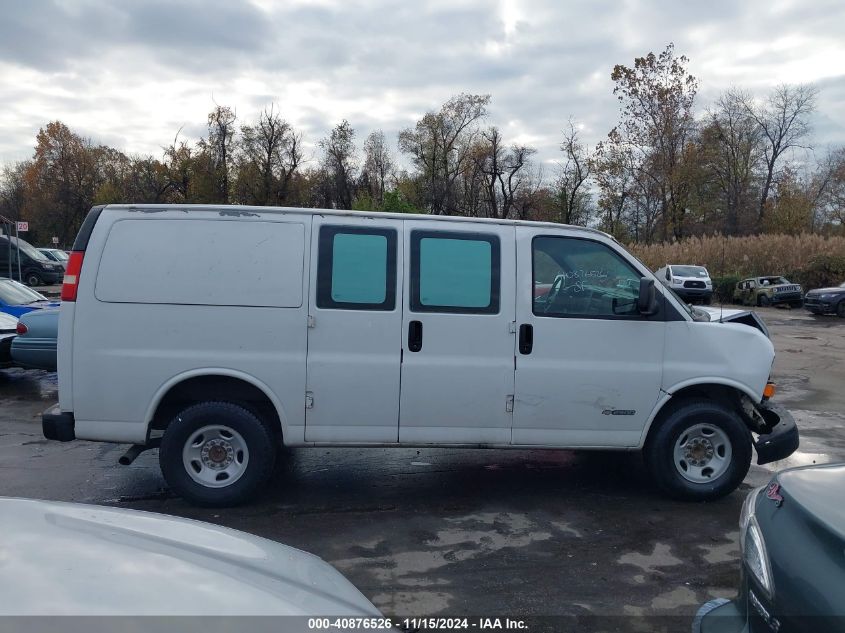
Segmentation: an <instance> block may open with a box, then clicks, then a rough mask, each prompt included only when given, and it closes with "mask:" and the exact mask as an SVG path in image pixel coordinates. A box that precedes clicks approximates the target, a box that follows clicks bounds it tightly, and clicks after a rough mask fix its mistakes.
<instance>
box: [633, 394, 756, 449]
mask: <svg viewBox="0 0 845 633" xmlns="http://www.w3.org/2000/svg"><path fill="white" fill-rule="evenodd" d="M742 395H744V394H742V392H740V391H739V390H737V389H734V388H733V387H728V386H727V385H712V384H711V385H691V386H689V387H684V388H683V389H678V391H676V392H675V393H673V394H672V397H671V398H670V399H669V401H668V402H666V403H665V404H664V405H663V407H661V409H660V411H658V412H657V415H655V416H654V421H653V422H652V423H651V427H649V429H648V436H647V437H646V442H648V437H649V436H651V434H652V432H653V431H654V430H655V429H657V428H658V426H660V422H661V421H662V420H663V419H664V418H666V416H668V415H670V414H671V413H672V412H673V411H675V409H677V408H678V407H680V406H681V405H683V404H684V403H685V402H688V401H690V400H698V399H705V400H713V401H715V402H718V403H720V404H722V405H724V406H725V407H726V408H727V409H729V410H731V411H734V412H735V413H737V414H739V415H740V417H742V419H743V420H745V417H746V416H745V414H744V413H743V411H742V404H741V401H740V398H741V396H742ZM745 421H746V425H747V424H748V422H747V420H745Z"/></svg>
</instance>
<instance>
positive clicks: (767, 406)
mask: <svg viewBox="0 0 845 633" xmlns="http://www.w3.org/2000/svg"><path fill="white" fill-rule="evenodd" d="M755 408H756V409H757V411H758V412H759V413H760V415H761V416H762V417H763V420H765V423H766V425H765V426H766V430H765V431H761V432H760V433H759V436H758V437H757V439H756V440H755V441H754V449H755V450H756V451H757V463H758V464H768V463H770V462H776V461H778V460H779V459H785V458H787V457H789V456H790V455H792V453H794V452H795V451H796V450H798V441H799V438H798V427H797V426H796V425H795V418H793V417H792V414H791V413H790V412H789V411H787V410H786V409H784V408H783V407H781V406H778V405H775V404H772V403H771V402H762V403H760V404H757V405H755Z"/></svg>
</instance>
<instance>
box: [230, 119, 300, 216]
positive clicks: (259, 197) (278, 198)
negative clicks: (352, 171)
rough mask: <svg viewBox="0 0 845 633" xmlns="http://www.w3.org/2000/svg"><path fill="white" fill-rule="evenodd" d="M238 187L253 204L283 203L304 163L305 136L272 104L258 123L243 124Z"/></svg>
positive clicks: (242, 194)
mask: <svg viewBox="0 0 845 633" xmlns="http://www.w3.org/2000/svg"><path fill="white" fill-rule="evenodd" d="M240 146H241V161H240V166H239V169H238V189H239V192H240V193H241V196H242V197H246V201H247V202H249V203H252V204H262V205H268V204H284V203H285V202H286V200H287V197H288V189H289V186H290V182H291V180H292V178H293V176H294V174H295V173H296V170H297V168H298V167H299V165H300V164H301V163H302V158H303V154H302V135H301V134H297V133H296V131H295V130H294V129H293V126H291V124H290V123H288V122H287V121H285V120H284V119H283V118H282V117H281V115H280V114H279V113H278V112H277V111H276V109H275V106H274V105H271V106H270V107H269V108H266V109H264V110H263V111H262V112H261V114H260V115H259V116H258V121H257V122H256V123H255V125H243V126H241V143H240Z"/></svg>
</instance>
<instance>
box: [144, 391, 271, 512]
mask: <svg viewBox="0 0 845 633" xmlns="http://www.w3.org/2000/svg"><path fill="white" fill-rule="evenodd" d="M275 446H276V444H275V440H274V439H273V434H272V432H271V431H270V429H269V428H267V425H266V424H265V423H264V422H263V421H262V420H260V419H259V418H258V417H256V416H255V415H254V414H253V413H252V412H250V411H248V410H246V409H244V408H243V407H241V406H238V405H236V404H233V403H230V402H202V403H199V404H195V405H192V406H190V407H188V408H187V409H185V410H183V411H182V412H180V413H179V414H177V415H176V417H175V418H173V420H172V421H171V423H170V425H169V426H168V427H167V429H166V430H165V432H164V437H162V440H161V449H160V450H159V464H160V466H161V472H162V474H163V475H164V478H165V480H166V481H167V483H168V485H169V486H170V488H171V489H172V490H173V491H174V492H175V493H176V494H178V495H179V496H181V497H182V498H184V499H185V500H187V501H189V502H191V503H194V504H196V505H201V506H212V507H214V506H217V507H220V506H231V505H237V504H239V503H243V502H245V501H247V500H248V499H249V498H250V497H252V495H254V494H255V493H256V492H257V490H258V489H259V488H260V486H261V485H262V484H263V483H264V482H265V481H266V480H267V479H268V477H269V476H270V473H271V472H272V470H273V464H274V462H275V458H276V449H275Z"/></svg>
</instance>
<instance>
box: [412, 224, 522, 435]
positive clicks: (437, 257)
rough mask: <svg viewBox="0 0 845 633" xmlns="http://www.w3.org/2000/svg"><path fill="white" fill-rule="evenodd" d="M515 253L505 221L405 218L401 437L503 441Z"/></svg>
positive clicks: (507, 426)
mask: <svg viewBox="0 0 845 633" xmlns="http://www.w3.org/2000/svg"><path fill="white" fill-rule="evenodd" d="M415 251H416V252H415ZM515 259H516V257H515V252H514V227H512V226H491V225H487V226H481V225H478V226H474V225H472V224H468V225H466V224H465V225H458V224H451V225H450V224H446V223H442V224H441V223H438V222H425V221H418V220H417V221H406V222H405V279H406V282H405V286H406V290H405V293H404V294H405V297H404V302H405V306H404V314H403V324H402V346H403V361H402V385H401V404H400V416H399V417H400V422H399V440H400V442H401V443H403V444H405V443H408V444H415V443H423V444H426V443H438V444H443V445H448V444H484V445H491V444H509V443H510V439H511V426H512V422H513V413H512V411H513V407H512V400H511V398H512V397H513V393H514V391H513V389H514V382H513V381H514V360H513V355H514V341H515V333H514V332H513V331H512V323H513V321H514V283H515V277H516V261H515ZM491 263H492V266H491ZM491 278H492V282H493V283H492V284H491ZM493 286H495V288H494V289H493V290H491V287H493ZM494 295H495V296H494ZM494 299H495V301H493V300H494ZM415 302H418V303H419V305H417V306H415V305H414V303H415ZM438 304H442V305H438ZM416 323H418V324H420V325H419V326H417V325H415V324H416ZM416 327H421V339H420V340H421V346H420V348H419V349H418V350H417V351H414V350H413V349H411V345H410V344H409V343H410V340H409V337H411V335H412V334H413V332H412V328H416Z"/></svg>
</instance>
